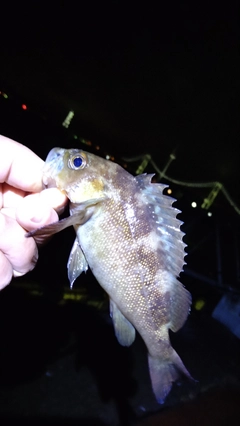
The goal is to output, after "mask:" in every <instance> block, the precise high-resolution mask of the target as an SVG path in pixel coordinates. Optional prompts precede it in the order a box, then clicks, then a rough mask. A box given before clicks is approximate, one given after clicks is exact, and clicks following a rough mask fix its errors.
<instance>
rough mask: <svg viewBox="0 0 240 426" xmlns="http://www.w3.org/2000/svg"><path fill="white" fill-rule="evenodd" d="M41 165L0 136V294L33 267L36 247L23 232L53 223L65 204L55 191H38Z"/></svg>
mask: <svg viewBox="0 0 240 426" xmlns="http://www.w3.org/2000/svg"><path fill="white" fill-rule="evenodd" d="M43 165H44V161H43V160H42V159H41V158H39V157H38V156H37V155H36V154H34V153H33V152H32V151H31V150H30V149H28V148H27V147H26V146H24V145H21V144H20V143H18V142H15V141H13V140H11V139H8V138H6V137H4V136H1V135H0V290H1V289H3V288H4V287H6V286H7V285H8V284H9V283H10V282H11V280H12V278H13V277H19V276H22V275H24V274H26V273H27V272H29V271H31V270H32V269H33V268H34V267H35V265H36V262H37V259H38V247H37V244H36V242H35V240H34V239H33V238H32V237H30V238H26V231H32V230H34V229H36V228H39V227H41V226H44V225H47V224H49V223H52V222H56V221H57V220H58V214H60V213H61V212H62V211H63V210H64V207H65V205H66V203H67V200H66V197H65V195H63V194H62V193H61V192H60V191H59V190H58V189H56V188H51V189H46V190H42V169H43Z"/></svg>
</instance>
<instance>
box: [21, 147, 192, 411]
mask: <svg viewBox="0 0 240 426" xmlns="http://www.w3.org/2000/svg"><path fill="white" fill-rule="evenodd" d="M153 176H154V175H153V174H142V175H137V176H133V175H132V174H130V173H129V172H128V171H127V170H125V169H124V168H123V167H121V166H120V165H119V164H117V163H115V162H112V161H110V160H106V159H104V158H101V157H99V156H96V155H94V154H92V153H88V152H85V151H82V150H81V149H78V148H73V149H64V148H53V149H52V150H51V151H50V152H49V154H48V156H47V159H46V162H45V166H44V170H43V185H44V187H45V188H51V187H57V188H58V189H59V190H60V191H62V192H63V193H64V194H66V196H67V197H68V199H69V212H70V215H69V216H68V217H67V218H64V219H62V220H60V221H58V222H55V223H53V224H50V225H47V226H45V227H42V228H39V229H38V230H35V231H32V232H29V233H28V236H33V237H34V238H46V237H48V236H50V235H53V234H55V233H56V232H60V231H62V230H63V229H65V228H67V227H68V226H73V227H74V229H75V232H76V238H75V241H74V244H73V247H72V250H71V253H70V256H69V260H68V263H67V269H68V278H69V281H70V286H71V288H72V286H73V283H74V281H75V280H76V279H77V278H78V277H79V276H80V275H81V273H82V272H86V271H87V270H88V268H90V269H91V271H92V273H93V275H94V276H95V278H96V280H97V281H98V283H99V284H100V285H101V286H102V288H103V289H104V290H105V292H106V293H107V294H108V296H109V303H110V316H111V318H112V322H113V327H114V331H115V335H116V338H117V340H118V342H119V343H120V344H121V345H123V346H130V345H131V344H132V343H133V342H134V339H135V335H136V331H137V332H138V333H139V334H140V336H141V337H142V339H143V341H144V342H145V345H146V347H147V351H148V365H149V373H150V378H151V384H152V389H153V392H154V394H155V397H156V400H157V401H158V402H159V403H160V404H163V403H164V401H165V399H166V397H167V395H168V394H169V392H170V390H171V388H172V384H173V382H175V381H176V380H177V379H178V378H179V377H180V376H186V377H187V378H188V379H190V380H193V379H192V376H191V374H190V373H189V372H188V370H187V369H186V367H185V365H184V364H183V362H182V360H181V358H180V357H179V355H178V354H177V352H176V351H175V350H174V348H173V347H172V345H171V342H170V337H169V330H171V331H173V332H177V331H178V330H179V329H180V328H181V327H182V326H183V325H184V323H185V321H186V319H187V317H188V315H189V312H190V307H191V294H190V293H189V291H188V290H187V289H186V288H185V287H184V286H183V285H182V284H181V282H180V281H179V274H180V272H181V271H182V270H183V266H184V264H185V259H184V258H185V255H186V252H185V247H186V244H185V243H184V242H183V236H184V233H183V232H182V231H181V229H180V227H181V224H182V222H181V221H180V220H179V219H178V218H177V215H178V213H179V210H178V209H176V208H174V207H173V206H172V204H173V202H174V201H175V200H174V199H172V198H170V197H169V196H167V195H164V194H163V190H164V189H165V187H166V186H167V185H164V184H161V183H153V182H152V178H153Z"/></svg>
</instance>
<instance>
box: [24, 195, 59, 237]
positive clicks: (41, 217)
mask: <svg viewBox="0 0 240 426" xmlns="http://www.w3.org/2000/svg"><path fill="white" fill-rule="evenodd" d="M65 204H66V197H65V195H63V194H62V193H61V192H60V191H59V190H58V189H56V188H51V189H46V190H44V191H42V192H40V193H37V194H30V195H27V196H26V197H24V198H23V199H22V201H21V202H20V203H19V205H18V207H17V210H16V220H17V221H18V223H19V224H20V225H21V226H22V227H23V228H24V229H26V230H27V231H33V230H34V229H36V228H40V227H41V226H44V225H48V224H49V223H52V222H56V221H58V214H57V212H56V210H57V211H59V213H61V212H62V211H63V209H64V205H65Z"/></svg>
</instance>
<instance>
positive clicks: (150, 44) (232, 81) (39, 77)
mask: <svg viewBox="0 0 240 426" xmlns="http://www.w3.org/2000/svg"><path fill="white" fill-rule="evenodd" d="M155 3H156V2H144V4H142V5H141V4H140V3H139V2H128V3H126V2H120V1H117V0H115V1H106V2H91V1H90V2H87V5H86V4H84V2H79V4H80V6H79V7H78V11H77V10H74V7H73V6H69V3H68V2H59V6H58V7H57V8H56V9H55V10H54V11H52V8H51V10H49V8H48V7H47V6H46V4H44V3H42V2H40V1H36V2H34V6H31V7H29V6H25V4H26V2H23V3H22V2H21V3H19V6H14V10H13V9H12V8H10V7H9V9H8V10H7V9H6V8H5V9H4V10H3V12H2V16H1V31H2V36H1V40H2V42H1V70H0V82H1V84H2V86H3V89H5V90H8V91H10V92H11V93H13V94H14V95H17V96H18V97H19V99H20V101H21V99H22V100H23V101H24V102H27V103H28V105H30V107H31V108H32V110H33V111H35V110H36V111H37V112H39V111H40V112H41V114H43V115H44V116H45V117H47V119H48V120H50V121H51V120H52V121H54V122H57V123H59V126H60V125H61V122H62V121H63V119H64V117H65V116H66V115H67V113H68V111H69V110H73V111H74V112H75V117H74V120H73V121H72V124H71V130H72V131H73V132H77V133H78V134H80V135H81V136H83V137H86V138H90V139H91V140H93V141H94V142H95V143H99V142H100V143H104V144H105V145H106V147H109V149H110V150H111V151H112V152H113V154H118V155H119V156H125V157H127V156H135V155H138V154H142V153H149V154H151V155H152V158H153V159H154V161H155V162H156V163H157V165H158V166H159V167H160V168H163V167H164V165H165V164H166V162H167V160H168V158H169V155H170V154H171V152H173V150H176V151H175V153H176V156H177V159H176V161H175V162H173V163H172V165H171V166H170V168H169V170H168V174H169V175H170V176H172V177H174V178H177V179H180V180H189V181H191V182H194V181H209V180H214V181H216V180H217V181H220V182H222V183H224V185H226V187H227V189H228V190H229V191H230V193H231V195H232V196H233V197H234V199H236V200H237V201H239V200H240V190H239V187H238V185H237V182H238V180H239V177H240V171H239V153H240V149H239V126H238V123H239V108H238V105H239V94H240V93H239V75H240V69H239V68H240V67H239V30H238V19H237V16H238V14H237V2H230V4H228V5H227V6H226V5H225V7H223V6H221V5H220V4H218V5H217V6H216V4H212V5H211V4H210V5H209V4H208V5H207V6H205V5H204V4H203V3H202V2H200V3H196V2H191V1H184V2H180V3H181V4H179V2H168V5H167V6H166V5H164V6H159V4H158V6H156V5H154V4H155ZM158 3H159V2H158ZM10 133H11V132H10ZM13 134H14V131H13ZM7 136H12V135H11V134H10V135H7ZM32 137H33V139H34V134H33V135H32ZM21 142H23V143H24V141H23V140H21ZM42 143H43V144H44V140H43V142H42ZM58 144H59V143H58V141H57V140H56V141H55V140H54V141H53V142H52V144H51V146H47V148H46V152H48V151H49V150H50V149H51V148H52V147H53V146H56V145H58ZM48 145H49V143H48ZM36 151H37V152H38V150H37V149H36Z"/></svg>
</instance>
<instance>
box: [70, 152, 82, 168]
mask: <svg viewBox="0 0 240 426" xmlns="http://www.w3.org/2000/svg"><path fill="white" fill-rule="evenodd" d="M86 164H87V158H86V156H85V155H84V154H83V153H82V154H75V155H72V156H71V157H70V158H69V160H68V167H69V168H70V169H73V170H79V169H84V167H85V166H86Z"/></svg>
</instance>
